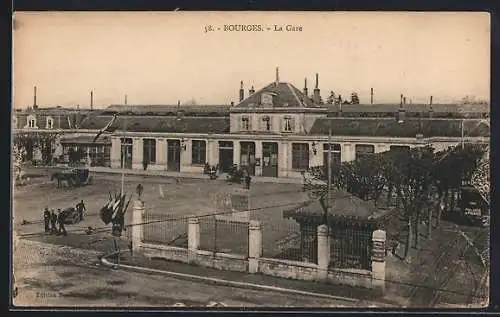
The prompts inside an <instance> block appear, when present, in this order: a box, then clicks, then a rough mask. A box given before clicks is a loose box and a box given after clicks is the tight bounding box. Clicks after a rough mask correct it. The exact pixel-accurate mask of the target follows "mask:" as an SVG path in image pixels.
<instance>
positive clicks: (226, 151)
mask: <svg viewBox="0 0 500 317" xmlns="http://www.w3.org/2000/svg"><path fill="white" fill-rule="evenodd" d="M233 156H234V154H233V142H231V141H219V170H220V171H221V172H222V173H227V172H228V171H229V169H230V168H231V166H233Z"/></svg>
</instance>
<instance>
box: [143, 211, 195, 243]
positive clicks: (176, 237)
mask: <svg viewBox="0 0 500 317" xmlns="http://www.w3.org/2000/svg"><path fill="white" fill-rule="evenodd" d="M143 221H144V225H143V241H144V242H147V243H160V244H165V245H171V246H176V247H184V248H187V241H188V235H187V232H188V231H187V230H188V221H189V217H178V218H174V217H173V216H172V213H170V215H169V213H167V212H165V213H164V214H162V213H158V212H155V213H152V212H145V214H144V219H143Z"/></svg>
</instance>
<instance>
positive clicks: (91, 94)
mask: <svg viewBox="0 0 500 317" xmlns="http://www.w3.org/2000/svg"><path fill="white" fill-rule="evenodd" d="M92 110H94V92H93V91H92V90H91V91H90V111H92Z"/></svg>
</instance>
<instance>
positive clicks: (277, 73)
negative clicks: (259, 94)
mask: <svg viewBox="0 0 500 317" xmlns="http://www.w3.org/2000/svg"><path fill="white" fill-rule="evenodd" d="M279 83H280V70H279V69H278V67H276V86H278V84H279Z"/></svg>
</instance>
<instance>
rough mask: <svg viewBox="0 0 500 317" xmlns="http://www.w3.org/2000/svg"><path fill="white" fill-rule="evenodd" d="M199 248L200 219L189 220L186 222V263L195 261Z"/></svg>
mask: <svg viewBox="0 0 500 317" xmlns="http://www.w3.org/2000/svg"><path fill="white" fill-rule="evenodd" d="M199 247H200V219H198V218H189V222H188V262H189V263H192V262H195V261H196V255H197V253H196V251H197V250H198V248H199Z"/></svg>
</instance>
